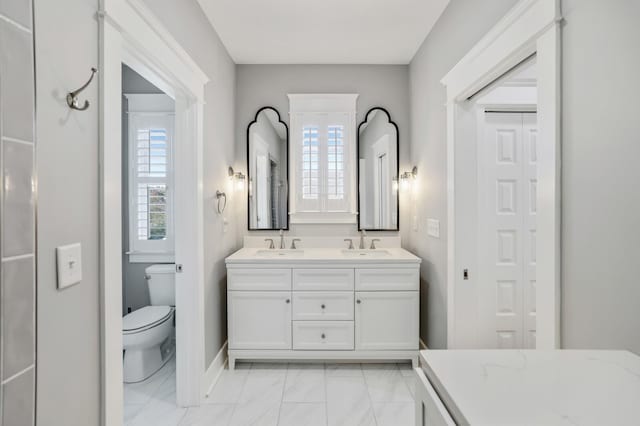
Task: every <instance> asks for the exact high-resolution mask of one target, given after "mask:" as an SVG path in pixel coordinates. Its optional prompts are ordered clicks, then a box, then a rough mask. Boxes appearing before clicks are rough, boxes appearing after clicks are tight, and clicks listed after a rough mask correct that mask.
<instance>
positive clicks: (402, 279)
mask: <svg viewBox="0 0 640 426" xmlns="http://www.w3.org/2000/svg"><path fill="white" fill-rule="evenodd" d="M355 281H356V290H359V291H398V290H409V291H414V290H418V289H419V288H420V269H418V268H411V269H409V268H402V269H401V268H397V269H392V268H390V269H386V268H385V269H382V268H381V269H356V279H355Z"/></svg>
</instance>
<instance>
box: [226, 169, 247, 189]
mask: <svg viewBox="0 0 640 426" xmlns="http://www.w3.org/2000/svg"><path fill="white" fill-rule="evenodd" d="M229 180H230V181H231V184H232V185H233V187H234V189H235V190H236V191H238V192H241V191H244V181H245V180H246V176H245V175H244V174H243V173H242V172H234V170H233V167H229Z"/></svg>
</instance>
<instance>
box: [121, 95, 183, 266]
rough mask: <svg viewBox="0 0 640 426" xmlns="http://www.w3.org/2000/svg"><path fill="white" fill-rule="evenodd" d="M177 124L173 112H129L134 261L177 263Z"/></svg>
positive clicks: (131, 235)
mask: <svg viewBox="0 0 640 426" xmlns="http://www.w3.org/2000/svg"><path fill="white" fill-rule="evenodd" d="M139 96H152V95H139ZM153 96H157V95H153ZM159 96H165V95H159ZM165 97H166V96H165ZM130 106H131V100H130ZM173 122H174V116H173V114H172V113H166V112H140V111H135V112H130V113H129V140H128V145H129V151H128V152H129V161H128V163H129V174H128V178H129V186H128V190H129V206H128V207H129V253H130V258H129V259H130V261H131V262H146V261H172V260H173V251H174V242H173V222H172V219H173V191H172V184H173V156H172V141H173Z"/></svg>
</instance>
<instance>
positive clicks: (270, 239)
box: [264, 238, 276, 250]
mask: <svg viewBox="0 0 640 426" xmlns="http://www.w3.org/2000/svg"><path fill="white" fill-rule="evenodd" d="M264 240H265V241H269V249H270V250H273V249H274V248H276V246H275V245H273V238H265V239H264Z"/></svg>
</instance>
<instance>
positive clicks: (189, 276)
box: [98, 0, 208, 425]
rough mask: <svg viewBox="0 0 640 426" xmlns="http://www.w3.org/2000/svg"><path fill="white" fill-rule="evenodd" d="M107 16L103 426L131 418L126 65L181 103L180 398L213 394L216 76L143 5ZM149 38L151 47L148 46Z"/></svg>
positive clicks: (103, 18)
mask: <svg viewBox="0 0 640 426" xmlns="http://www.w3.org/2000/svg"><path fill="white" fill-rule="evenodd" d="M98 16H99V18H100V43H101V46H100V76H101V79H100V90H101V93H100V98H101V108H100V114H101V115H100V122H101V128H100V133H101V137H100V164H101V173H100V176H101V190H100V205H101V207H100V211H101V218H100V222H101V223H100V225H101V226H100V240H101V243H100V244H101V250H100V252H101V253H100V264H101V273H100V278H101V280H100V281H101V282H100V286H101V309H102V312H101V343H102V344H101V347H102V349H101V351H102V363H101V365H102V369H103V370H102V392H101V394H102V401H101V402H102V403H101V407H102V409H103V413H102V418H103V419H102V423H103V424H104V425H112V424H121V423H122V419H123V385H122V381H123V357H122V349H123V321H122V313H123V312H122V307H123V305H122V301H123V295H122V247H123V244H122V230H123V225H122V144H121V139H122V64H125V65H127V66H128V67H130V68H131V69H133V70H134V71H135V72H136V73H138V74H139V75H140V76H142V77H144V79H146V80H147V81H148V82H150V83H152V84H153V85H154V86H156V87H157V88H159V89H160V90H161V91H162V92H164V93H165V94H167V95H168V96H169V97H170V98H171V99H173V101H174V105H175V126H174V127H175V128H174V136H175V141H176V143H177V144H179V146H180V148H179V149H177V150H175V152H174V154H175V155H174V158H173V163H174V165H175V170H174V174H173V179H174V185H175V187H176V188H177V190H176V191H175V192H174V201H175V204H176V205H180V206H181V208H180V209H177V210H176V211H175V212H174V213H175V214H174V219H173V224H174V229H175V232H174V237H175V238H174V240H175V241H174V245H175V263H176V266H175V270H176V272H178V273H176V274H175V282H176V285H175V288H176V291H175V299H176V300H175V303H176V310H177V311H178V312H181V314H180V315H178V316H177V317H176V324H175V327H176V337H177V341H176V352H177V353H176V375H177V378H178V380H177V382H176V395H177V404H178V405H179V406H193V405H198V404H199V403H200V401H201V398H202V397H203V395H204V393H205V389H204V388H205V387H208V385H205V384H204V381H205V366H204V319H203V318H204V305H203V299H204V267H203V264H204V259H203V257H204V241H203V211H204V207H203V203H204V200H203V189H202V188H203V172H202V144H203V121H204V120H203V104H204V86H205V84H206V83H207V82H208V78H207V76H206V74H205V73H204V72H202V70H201V69H200V68H198V66H197V65H196V64H195V63H194V62H193V61H192V60H191V58H190V57H189V56H188V54H187V53H186V52H185V51H184V50H183V49H182V48H181V47H180V44H179V43H178V42H177V41H176V40H175V39H174V38H173V37H172V36H171V34H170V33H169V31H167V30H166V28H164V27H163V26H162V24H160V23H159V22H158V21H157V19H155V17H154V14H153V12H152V11H150V10H149V9H148V8H147V7H146V6H144V5H143V4H139V3H137V2H136V4H135V7H134V6H133V5H132V3H131V2H129V1H126V0H114V1H110V2H108V3H105V4H104V5H103V9H102V10H101V11H100V13H99V14H98ZM140 40H144V43H140Z"/></svg>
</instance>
